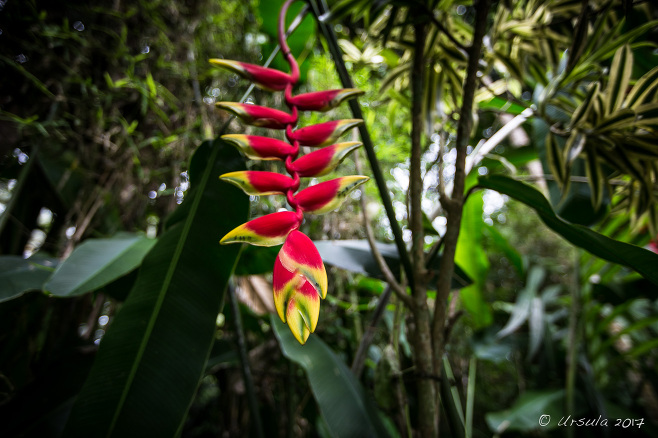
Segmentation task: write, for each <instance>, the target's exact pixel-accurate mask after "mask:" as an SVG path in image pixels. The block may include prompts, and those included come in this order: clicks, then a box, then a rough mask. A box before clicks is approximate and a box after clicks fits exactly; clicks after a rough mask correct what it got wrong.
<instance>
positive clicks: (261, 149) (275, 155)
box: [222, 134, 295, 160]
mask: <svg viewBox="0 0 658 438" xmlns="http://www.w3.org/2000/svg"><path fill="white" fill-rule="evenodd" d="M222 140H226V141H228V142H229V143H231V144H233V145H234V146H236V147H237V148H238V149H240V150H241V151H242V153H244V154H245V155H246V156H247V158H251V159H252V160H285V159H286V157H287V156H288V155H292V154H293V152H294V151H295V148H293V147H292V145H290V144H288V143H286V142H285V141H282V140H277V139H276V138H270V137H260V136H257V135H244V134H227V135H222Z"/></svg>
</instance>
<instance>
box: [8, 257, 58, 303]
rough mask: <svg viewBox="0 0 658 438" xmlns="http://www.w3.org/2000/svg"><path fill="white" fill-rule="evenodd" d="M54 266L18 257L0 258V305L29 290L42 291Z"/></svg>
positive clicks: (45, 262) (46, 262)
mask: <svg viewBox="0 0 658 438" xmlns="http://www.w3.org/2000/svg"><path fill="white" fill-rule="evenodd" d="M48 264H50V266H54V264H52V263H51V262H48V261H45V260H44V261H41V263H39V262H38V261H34V260H32V259H27V260H26V259H24V258H23V257H19V256H0V303H1V302H3V301H6V300H11V299H12V298H16V297H18V296H20V295H22V294H24V293H25V292H28V291H31V290H41V289H43V284H44V283H45V282H46V280H47V279H48V277H49V276H50V274H51V272H52V267H49V266H48Z"/></svg>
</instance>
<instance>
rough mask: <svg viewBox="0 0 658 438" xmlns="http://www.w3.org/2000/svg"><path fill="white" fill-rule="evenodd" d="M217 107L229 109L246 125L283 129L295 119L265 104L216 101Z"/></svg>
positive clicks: (295, 120)
mask: <svg viewBox="0 0 658 438" xmlns="http://www.w3.org/2000/svg"><path fill="white" fill-rule="evenodd" d="M215 106H216V107H217V108H220V109H223V110H226V111H229V112H231V113H233V114H235V115H236V116H238V117H239V118H240V119H241V120H242V121H243V122H245V123H246V124H248V125H252V126H258V127H261V128H269V129H285V128H286V126H288V125H290V124H294V123H296V122H297V119H296V118H295V117H293V116H292V114H288V113H286V112H284V111H280V110H277V109H274V108H268V107H266V106H260V105H251V104H246V103H236V102H217V103H216V104H215Z"/></svg>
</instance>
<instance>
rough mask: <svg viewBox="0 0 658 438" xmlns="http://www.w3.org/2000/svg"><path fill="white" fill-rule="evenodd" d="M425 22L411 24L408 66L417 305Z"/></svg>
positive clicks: (421, 286)
mask: <svg viewBox="0 0 658 438" xmlns="http://www.w3.org/2000/svg"><path fill="white" fill-rule="evenodd" d="M426 37H427V34H426V27H425V24H416V25H415V26H414V39H415V40H414V56H413V61H412V67H411V156H410V157H409V228H410V230H411V259H412V261H413V264H414V282H415V287H414V288H413V289H412V294H413V295H414V299H415V300H416V302H417V304H418V303H419V302H420V301H422V300H425V299H426V297H425V295H426V287H425V281H426V280H425V278H424V277H425V272H426V270H425V263H424V260H425V253H424V244H425V240H424V239H425V232H424V231H425V230H424V228H423V210H422V198H423V178H422V155H423V150H422V144H421V141H422V134H423V128H424V120H423V103H424V100H425V67H426V65H425V62H426V60H425V54H424V48H425V40H426Z"/></svg>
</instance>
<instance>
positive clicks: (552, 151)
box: [546, 132, 569, 191]
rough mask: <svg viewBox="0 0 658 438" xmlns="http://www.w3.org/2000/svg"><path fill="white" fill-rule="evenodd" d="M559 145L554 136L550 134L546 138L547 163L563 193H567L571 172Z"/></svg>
mask: <svg viewBox="0 0 658 438" xmlns="http://www.w3.org/2000/svg"><path fill="white" fill-rule="evenodd" d="M557 143H558V142H557V141H556V139H555V137H554V135H553V134H552V133H550V132H549V133H548V135H547V136H546V161H548V166H549V167H550V169H551V173H552V174H553V175H555V180H556V181H557V182H558V184H560V186H561V187H562V188H563V191H566V187H568V185H569V172H568V169H567V166H566V164H565V163H564V154H563V153H562V151H561V150H560V147H559V146H558V144H557Z"/></svg>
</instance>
